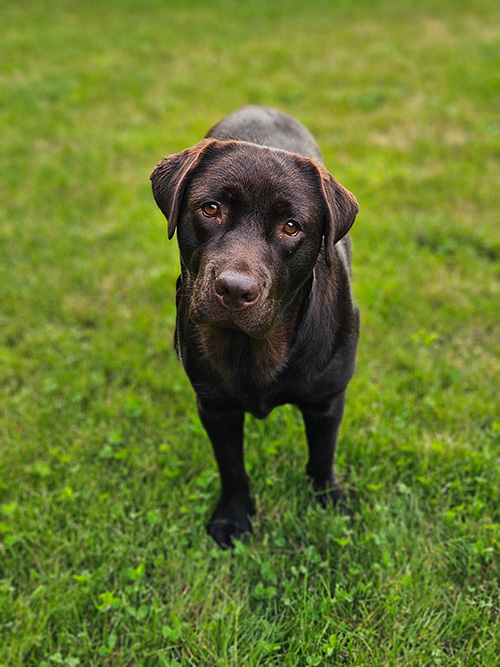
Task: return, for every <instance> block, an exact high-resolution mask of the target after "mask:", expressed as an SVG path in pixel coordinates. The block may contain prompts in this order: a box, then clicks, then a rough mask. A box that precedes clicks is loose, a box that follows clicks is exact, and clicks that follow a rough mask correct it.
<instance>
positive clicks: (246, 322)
mask: <svg viewBox="0 0 500 667" xmlns="http://www.w3.org/2000/svg"><path fill="white" fill-rule="evenodd" d="M214 310H215V312H211V311H210V309H206V310H204V311H200V310H199V309H198V308H193V307H191V309H190V314H189V315H190V318H191V320H192V321H193V322H194V323H195V324H198V325H199V326H206V325H208V326H210V327H215V328H217V329H220V330H227V331H239V332H241V333H244V334H246V335H247V336H249V337H250V338H253V339H255V340H261V339H264V338H266V336H267V334H268V333H269V331H270V329H271V327H272V324H273V319H274V318H270V317H269V315H267V316H266V317H259V316H258V315H257V313H252V316H251V317H250V316H249V315H250V314H249V313H248V312H247V311H242V310H234V311H231V310H227V311H225V312H224V311H222V310H220V309H214Z"/></svg>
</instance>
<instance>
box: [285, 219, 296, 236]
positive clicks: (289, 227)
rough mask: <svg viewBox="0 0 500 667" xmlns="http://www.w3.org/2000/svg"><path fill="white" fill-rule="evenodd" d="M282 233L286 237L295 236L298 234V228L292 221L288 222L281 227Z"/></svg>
mask: <svg viewBox="0 0 500 667" xmlns="http://www.w3.org/2000/svg"><path fill="white" fill-rule="evenodd" d="M283 231H284V232H285V234H287V236H295V234H297V233H298V232H299V226H298V224H297V223H296V222H294V221H293V220H289V221H288V222H287V223H286V224H285V226H284V227H283Z"/></svg>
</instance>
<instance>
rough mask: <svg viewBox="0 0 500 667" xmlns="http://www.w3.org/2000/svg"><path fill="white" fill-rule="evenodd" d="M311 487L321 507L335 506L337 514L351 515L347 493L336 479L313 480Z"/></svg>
mask: <svg viewBox="0 0 500 667" xmlns="http://www.w3.org/2000/svg"><path fill="white" fill-rule="evenodd" d="M313 489H314V491H315V494H316V498H317V499H318V502H319V504H320V505H321V507H324V508H328V507H332V506H335V508H336V510H337V511H338V512H339V514H343V515H345V516H351V515H352V508H351V507H350V504H349V501H348V498H347V494H346V492H345V491H344V489H343V488H342V486H341V485H340V484H339V482H338V481H337V480H336V479H334V480H330V479H328V480H321V481H319V480H313Z"/></svg>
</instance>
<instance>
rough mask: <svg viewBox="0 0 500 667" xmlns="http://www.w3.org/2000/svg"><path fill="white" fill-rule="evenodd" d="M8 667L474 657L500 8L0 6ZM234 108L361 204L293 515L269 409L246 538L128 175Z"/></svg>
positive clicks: (486, 498) (496, 548) (252, 427)
mask: <svg viewBox="0 0 500 667" xmlns="http://www.w3.org/2000/svg"><path fill="white" fill-rule="evenodd" d="M0 24H1V26H2V39H1V42H0V86H1V88H0V91H1V93H0V95H1V96H0V100H1V102H0V127H1V133H0V202H1V205H0V392H1V394H0V396H1V403H0V665H1V666H2V667H3V666H5V667H7V666H8V667H15V666H17V665H37V666H40V667H52V666H54V665H64V666H66V667H76V666H77V665H79V666H81V667H84V666H85V667H86V666H89V665H120V666H125V665H126V666H128V665H147V666H153V665H159V666H163V667H174V666H179V665H181V666H184V665H190V666H219V665H221V666H234V667H237V666H240V665H245V666H254V665H255V666H257V665H259V666H260V665H276V666H277V665H280V666H281V665H285V666H290V667H293V666H300V667H301V666H305V667H308V666H311V665H364V666H374V665H375V666H378V665H382V666H385V665H395V666H405V667H406V666H408V665H412V666H413V665H442V666H448V665H449V666H462V665H463V666H465V665H467V666H470V667H477V666H478V665H481V666H482V665H496V664H498V662H497V661H498V654H499V652H500V498H499V489H500V414H499V389H498V387H499V384H500V382H499V378H500V340H499V338H500V337H499V315H500V291H499V287H500V225H499V208H500V207H499V204H500V197H499V194H500V182H499V173H500V4H499V3H498V2H496V1H495V0H468V1H465V0H456V1H453V0H443V2H436V1H435V0H410V1H409V2H406V3H402V2H399V1H397V0H374V1H371V2H368V1H367V0H365V1H363V0H358V1H356V0H353V1H352V2H347V1H346V0H312V1H311V2H308V3H303V2H299V1H298V0H288V1H287V0H273V2H266V1H264V0H247V1H246V2H237V1H236V0H214V1H213V2H206V0H205V1H204V2H202V1H201V0H184V1H182V0H172V1H168V0H123V1H119V0H109V1H101V2H97V0H86V2H80V3H77V2H74V1H72V0H61V1H60V2H56V1H55V0H38V1H37V2H33V1H32V0H17V1H16V2H4V3H2V6H1V8H0ZM248 102H252V103H257V104H268V105H271V106H274V107H277V108H279V109H282V110H284V111H287V112H288V113H291V114H292V115H294V116H296V117H298V118H299V119H300V120H301V121H302V122H304V123H305V124H306V125H307V126H308V127H309V128H310V129H311V130H312V131H313V133H314V134H315V136H316V138H317V140H318V143H319V144H320V147H321V149H322V151H323V154H324V158H325V163H326V165H327V167H328V168H329V169H330V171H331V172H332V173H333V174H334V175H335V177H336V178H338V180H340V182H341V183H343V184H344V185H345V186H346V187H347V188H348V189H349V190H351V191H352V192H354V193H355V195H356V196H357V198H358V200H359V202H360V207H361V208H360V214H359V216H358V218H357V220H356V223H355V225H354V227H353V230H352V239H353V245H354V264H353V279H354V290H355V296H356V301H357V304H358V306H359V308H360V311H361V318H362V334H361V341H360V348H359V356H358V365H357V372H356V375H355V377H354V379H353V381H352V383H351V385H350V387H349V391H348V402H347V407H346V415H345V418H344V422H343V426H342V430H341V434H340V441H339V447H338V458H337V460H338V467H339V471H340V474H341V477H342V480H343V483H344V484H345V485H346V486H348V487H349V488H351V489H352V492H353V495H354V493H355V498H356V500H355V501H354V516H353V517H352V518H351V519H349V518H346V517H342V516H340V515H338V514H336V513H335V512H334V511H331V512H327V511H324V510H322V509H321V508H319V507H318V506H317V504H316V503H315V500H314V497H313V493H312V490H311V488H310V486H309V484H308V482H307V480H306V478H305V474H304V468H305V462H306V447H305V438H304V432H303V427H302V425H301V420H300V417H299V415H298V413H297V412H296V410H295V409H294V408H292V407H289V406H286V407H283V408H280V409H277V410H275V411H274V412H273V413H272V415H271V416H270V417H269V418H268V419H267V420H265V421H258V420H255V419H253V418H248V419H247V422H246V443H247V444H246V455H247V461H248V467H249V470H250V474H251V479H252V485H253V492H254V494H255V498H256V503H257V508H258V512H257V518H256V521H255V526H254V527H255V534H254V536H253V537H252V538H251V539H250V540H248V541H246V542H239V543H237V546H236V549H235V550H234V551H233V552H228V551H221V550H219V549H218V548H216V547H215V545H214V543H212V542H211V540H210V539H209V538H208V536H207V535H206V533H205V529H204V525H205V522H206V520H207V518H208V517H209V515H210V512H211V510H212V509H213V507H214V504H215V502H216V499H217V496H218V491H219V483H218V476H217V471H216V467H215V463H214V460H213V456H212V452H211V448H210V445H209V443H208V440H207V438H206V436H205V434H204V431H203V429H202V428H201V425H200V423H199V420H198V417H197V414H196V408H195V401H194V394H193V391H192V389H191V388H190V385H189V383H188V381H187V379H186V377H185V374H184V372H183V370H182V368H181V366H180V364H179V362H178V361H177V359H176V357H175V353H174V350H173V346H172V337H173V328H174V322H175V308H174V293H175V279H176V275H177V272H178V259H177V249H176V244H175V242H174V241H172V242H168V240H167V234H166V223H165V220H164V218H163V217H162V215H161V213H160V212H159V210H158V209H157V208H156V205H155V203H154V200H153V197H152V194H151V190H150V184H149V173H150V171H151V169H152V168H153V166H154V165H155V164H156V162H157V161H158V160H159V159H160V158H162V157H163V156H164V155H167V154H169V153H173V152H176V151H179V150H181V149H183V148H185V147H187V146H190V145H192V144H194V143H196V142H197V141H198V140H199V139H201V137H202V136H203V135H204V133H205V132H206V130H207V129H208V128H209V127H210V126H211V125H212V124H213V123H214V122H216V121H217V120H218V119H219V118H220V117H222V116H223V115H224V114H226V113H228V112H229V111H232V110H234V109H236V108H238V107H239V106H241V105H243V104H246V103H248Z"/></svg>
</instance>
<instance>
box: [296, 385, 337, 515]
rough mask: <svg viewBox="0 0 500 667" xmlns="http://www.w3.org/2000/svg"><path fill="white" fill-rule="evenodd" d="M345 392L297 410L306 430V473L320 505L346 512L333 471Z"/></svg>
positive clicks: (302, 406) (301, 406) (304, 405)
mask: <svg viewBox="0 0 500 667" xmlns="http://www.w3.org/2000/svg"><path fill="white" fill-rule="evenodd" d="M344 403H345V392H342V393H341V394H338V395H337V396H336V397H335V398H333V399H331V400H329V401H325V402H323V403H321V404H314V403H311V404H303V405H300V406H299V408H300V410H301V412H302V416H303V418H304V424H305V427H306V436H307V444H308V447H309V462H308V464H307V468H306V471H307V474H308V475H309V476H310V477H311V478H312V481H313V487H314V490H315V491H316V492H317V493H318V500H319V501H320V503H321V504H322V505H323V506H327V505H329V504H331V503H333V504H335V505H336V504H338V505H339V508H340V509H342V510H344V511H345V510H346V509H347V507H346V495H345V493H344V490H343V489H342V487H341V486H340V484H339V482H338V481H337V478H336V476H335V471H334V458H335V446H336V444H337V435H338V432H339V427H340V422H341V421H342V416H343V414H344Z"/></svg>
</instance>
